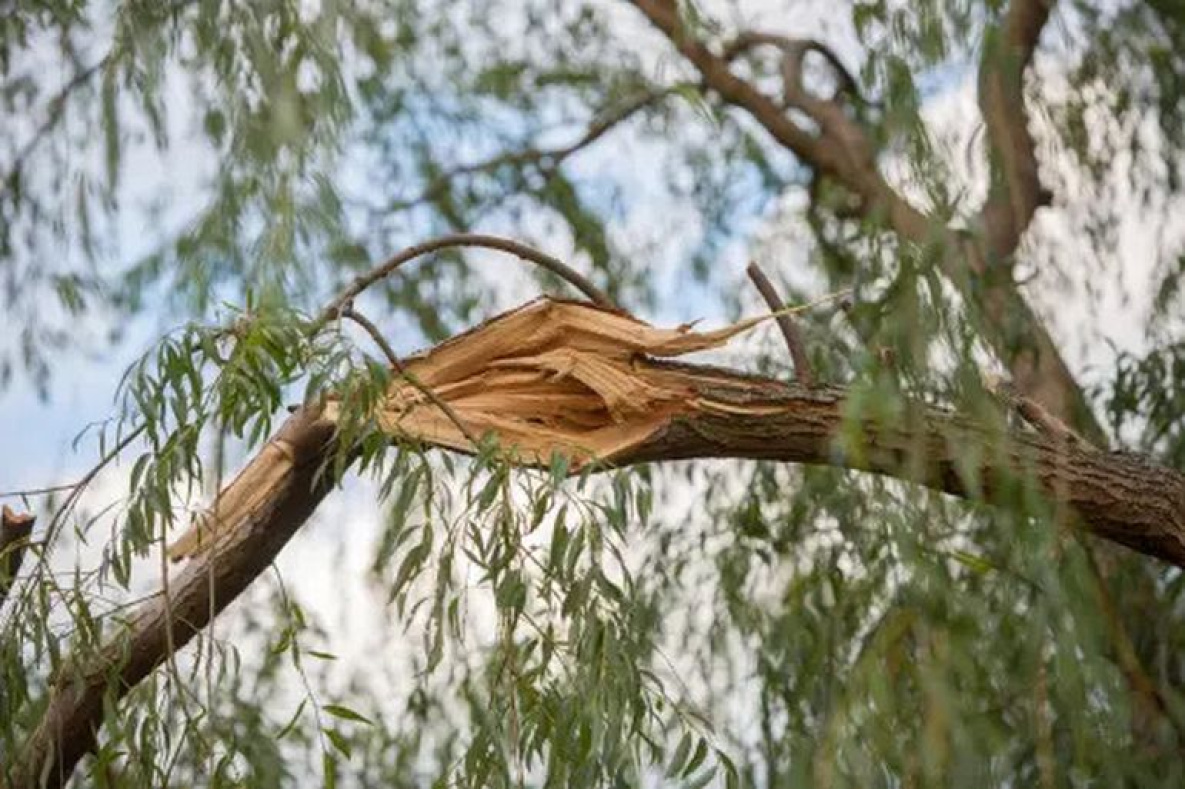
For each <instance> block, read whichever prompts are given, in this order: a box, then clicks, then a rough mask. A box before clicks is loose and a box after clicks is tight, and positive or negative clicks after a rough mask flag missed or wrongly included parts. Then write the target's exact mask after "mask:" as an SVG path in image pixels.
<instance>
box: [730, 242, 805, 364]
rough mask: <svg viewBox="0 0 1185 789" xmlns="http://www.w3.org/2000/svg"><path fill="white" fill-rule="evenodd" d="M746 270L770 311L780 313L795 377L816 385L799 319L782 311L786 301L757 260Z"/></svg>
mask: <svg viewBox="0 0 1185 789" xmlns="http://www.w3.org/2000/svg"><path fill="white" fill-rule="evenodd" d="M746 271H747V272H748V274H749V279H750V280H752V282H753V284H754V285H755V286H756V287H757V291H758V292H759V293H760V294H761V298H763V299H765V303H766V304H767V305H769V309H770V312H774V313H780V314H779V315H778V317H777V319H776V320H777V322H778V328H779V329H781V331H782V338H783V339H785V340H786V348H787V349H789V351H790V358H791V359H792V360H793V361H794V377H795V378H797V379H798V381H799V383H801V384H802V385H803V386H806V387H811V386H814V385H815V374H814V371H812V370H811V360H810V357H809V356H808V355H807V352H806V344H805V343H804V342H803V341H802V332H800V331H799V329H798V323H797V321H795V320H794V316H793V315H790V314H789V313H786V312H782V310H783V309H784V308H785V307H786V304H785V302H783V301H782V299H781V297H780V296H778V292H777V290H775V289H774V286H773V283H772V282H770V281H769V277H767V276H765V272H764V271H762V270H761V267H760V266H758V265H757V263H756V262H755V261H751V262H750V263H749V267H748V268H747V269H746Z"/></svg>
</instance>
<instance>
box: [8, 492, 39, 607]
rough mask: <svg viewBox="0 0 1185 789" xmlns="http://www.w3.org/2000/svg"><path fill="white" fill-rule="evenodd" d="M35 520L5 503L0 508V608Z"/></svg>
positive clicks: (22, 560)
mask: <svg viewBox="0 0 1185 789" xmlns="http://www.w3.org/2000/svg"><path fill="white" fill-rule="evenodd" d="M35 520H37V518H36V517H35V516H34V515H32V514H30V513H27V512H26V513H17V512H13V511H12V509H10V508H9V507H8V506H7V505H5V506H4V507H3V508H0V608H3V607H4V601H5V600H6V599H8V591H9V590H10V589H12V584H13V582H14V581H16V575H17V573H19V572H20V571H21V564H22V563H23V562H24V560H25V549H26V548H27V547H28V540H29V535H30V534H32V533H33V522H34V521H35Z"/></svg>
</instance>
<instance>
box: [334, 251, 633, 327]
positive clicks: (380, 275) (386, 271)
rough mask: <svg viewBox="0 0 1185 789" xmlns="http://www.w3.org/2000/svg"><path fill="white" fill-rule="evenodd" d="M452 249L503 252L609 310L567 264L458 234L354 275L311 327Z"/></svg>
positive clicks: (608, 303)
mask: <svg viewBox="0 0 1185 789" xmlns="http://www.w3.org/2000/svg"><path fill="white" fill-rule="evenodd" d="M456 247H482V248H485V249H496V250H498V251H500V252H506V253H508V254H511V255H514V256H516V257H519V258H522V259H523V260H526V261H528V262H530V263H534V264H535V265H537V266H539V267H540V268H544V269H547V270H548V271H550V272H551V273H552V274H555V275H556V276H557V277H559V278H561V279H563V280H564V281H565V282H567V283H568V284H570V285H572V286H573V287H574V288H576V289H577V290H579V291H580V292H581V293H583V294H584V295H585V296H588V297H589V298H590V299H591V300H592V301H593V302H594V303H596V304H599V305H601V306H603V307H612V306H613V301H612V300H611V299H610V298H609V297H608V296H607V295H605V292H604V291H602V290H601V289H600V288H598V287H597V286H596V285H594V284H592V282H591V281H589V280H588V279H587V278H586V277H585V276H584V275H583V274H581V273H580V272H578V271H576V270H575V269H573V268H571V267H570V266H568V265H567V264H565V263H563V262H562V261H560V260H558V259H557V258H553V257H552V256H551V255H547V254H544V253H543V252H540V251H539V250H537V249H534V248H533V247H530V246H527V245H526V244H520V243H519V242H517V241H512V240H511V239H509V238H500V237H499V236H487V235H481V234H479V233H458V234H456V235H451V236H442V237H440V238H434V239H432V240H431V241H425V242H424V243H422V244H416V245H415V246H412V247H408V248H406V249H404V250H402V251H401V252H398V253H396V254H395V255H394V256H393V257H391V258H389V259H387V260H386V261H385V262H383V263H380V264H379V265H377V266H375V267H374V268H372V269H371V270H370V271H367V272H366V273H364V274H360V275H358V276H357V277H356V278H355V279H354V281H353V282H351V283H350V284H349V285H348V286H347V287H346V289H345V290H343V291H342V292H341V293H340V294H339V295H338V296H337V298H335V299H334V300H333V301H331V302H329V304H327V305H326V306H325V309H323V310H322V311H321V313H320V314H319V315H318V316H317V318H316V320H315V321H314V324H315V325H320V324H324V323H328V322H329V321H331V320H333V319H334V318H336V317H337V316H338V315H339V314H340V313H341V311H342V310H343V309H344V308H345V307H346V305H348V304H349V303H350V302H352V301H353V300H354V298H355V297H356V296H358V295H359V294H360V293H362V292H363V291H364V290H366V289H367V288H369V287H370V286H371V285H373V284H375V283H376V282H378V281H379V280H382V279H385V278H387V277H389V276H391V274H393V273H394V272H395V271H396V270H397V269H398V268H399V267H400V266H402V265H404V264H405V263H409V262H410V261H412V260H415V259H416V258H418V257H420V256H422V255H427V254H429V253H432V252H438V251H440V250H442V249H453V248H456Z"/></svg>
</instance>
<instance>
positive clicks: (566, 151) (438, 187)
mask: <svg viewBox="0 0 1185 789" xmlns="http://www.w3.org/2000/svg"><path fill="white" fill-rule="evenodd" d="M671 93H672V89H670V88H667V89H663V90H651V91H646V92H644V93H642V94H640V95H638V96H636V97H634V98H632V99H630V100H629V101H626V102H623V103H622V104H620V105H619V106H616V107H612V108H610V109H609V110H607V111H606V112H604V113H602V114H601V115H600V117H599V118H597V119H596V120H594V121H593V122H592V123H590V124H589V126H588V129H587V130H586V131H585V132H584V134H582V135H581V136H580V138H579V139H577V140H575V141H574V142H572V143H570V144H568V145H564V146H560V147H557V148H534V147H531V148H524V149H522V150H518V151H509V152H507V153H502V154H498V155H497V156H493V157H491V158H489V159H486V160H484V161H480V162H473V163H472V164H464V165H460V166H459V167H454V168H452V169H451V170H447V171H445V172H443V173H440V174H439V175H438V176H436V177H435V178H433V179H432V181H431V183H429V184H428V186H427V187H425V189H424V190H423V191H422V192H420V193H419V194H418V195H416V196H415V197H412V198H409V199H407V200H400V201H397V202H394V203H390V204H388V205H386V206H384V207H383V209H382V210H383V212H384V213H389V212H392V211H402V210H405V209H408V208H414V207H415V206H418V205H423V204H424V203H428V202H431V201H432V200H435V199H436V198H438V197H440V196H441V195H443V194H444V193H445V192H447V191H448V189H449V187H450V185H451V184H452V182H453V181H454V180H455V179H456V178H460V177H463V176H466V175H476V174H479V173H492V172H496V171H497V170H499V169H501V168H503V167H515V166H527V167H536V168H537V169H538V170H539V171H540V172H542V173H544V174H545V175H547V174H550V173H552V172H554V171H555V170H556V169H557V168H558V167H559V166H560V165H561V164H563V163H564V161H566V160H567V159H568V158H569V157H571V156H572V155H574V154H576V153H578V152H580V151H582V150H584V149H585V148H588V147H590V146H592V145H593V144H594V143H596V142H597V140H599V139H601V138H602V137H603V136H605V134H607V133H608V132H610V131H612V130H613V129H614V128H616V127H617V126H619V125H620V124H622V123H624V122H625V121H627V120H629V119H630V118H631V117H633V116H634V115H636V114H637V113H638V112H640V111H641V110H643V109H645V108H647V107H649V106H651V105H653V104H654V103H656V102H658V101H660V100H661V99H663V98H665V97H667V96H669V95H670V94H671Z"/></svg>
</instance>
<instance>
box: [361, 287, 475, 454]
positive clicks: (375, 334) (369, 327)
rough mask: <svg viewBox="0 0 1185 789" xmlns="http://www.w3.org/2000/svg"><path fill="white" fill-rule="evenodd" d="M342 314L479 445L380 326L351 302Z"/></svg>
mask: <svg viewBox="0 0 1185 789" xmlns="http://www.w3.org/2000/svg"><path fill="white" fill-rule="evenodd" d="M341 316H342V317H343V318H346V319H349V320H352V321H354V323H357V324H358V325H359V326H361V327H362V328H363V329H364V330H365V331H366V333H367V334H369V335H370V338H371V339H372V340H374V342H375V344H376V345H378V346H379V348H380V349H382V351H383V355H384V356H386V357H387V361H388V362H390V363H391V367H392V369H394V370H395V372H397V373H399V375H400V376H402V377H403V378H404V379H405V380H407V382H408V383H410V384H411V385H412V386H414V387H415V388H416V389H417V390H418V391H419V392H420V394H422V395H424V397H426V398H428V400H429V401H431V403H432V405H434V406H436V407H437V408H439V409H440V410H441V411H442V412H444V415H445V416H447V417H448V418H449V421H450V422H452V423H453V425H454V426H455V427H456V428H457V430H460V431H461V435H463V436H465V438H466V440H468V441H469V443H470V444H472V445H473V448H474V449H477V447H478V446H479V445H478V440H477V436H475V435H474V434H473V431H472V430H470V429H469V428H468V427H466V425H465V423H464V422H462V421H461V417H460V416H458V415H457V412H456V410H454V409H453V407H452V406H451V405H449V404H448V403H446V402H445V401H444V400H442V399H441V398H440V396H439V395H437V394H436V392H433V391H432V390H431V389H429V388H428V387H427V386H426V385H425V384H424V383H423V382H422V381H420V380H419V379H418V378H416V377H415V376H414V375H412V374H411V373H409V372H408V371H407V368H406V367H405V366H404V365H403V362H401V361H400V360H399V357H398V356H397V355H396V354H395V350H394V349H393V348H392V347H391V344H390V343H388V342H387V338H386V337H384V336H383V333H382V332H380V331H379V327H378V326H375V325H374V323H373V322H371V320H370V319H369V318H367V317H366V316H365V315H363V314H362V313H360V312H358V311H357V310H355V309H354V307H353V305H351V304H347V305H346V306H345V308H343V309H342V311H341Z"/></svg>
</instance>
